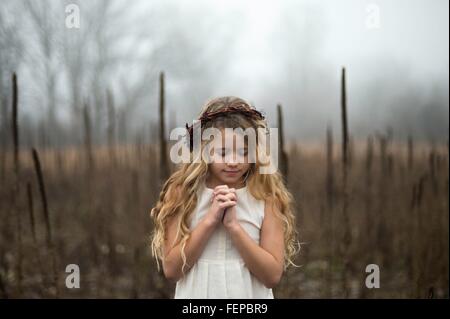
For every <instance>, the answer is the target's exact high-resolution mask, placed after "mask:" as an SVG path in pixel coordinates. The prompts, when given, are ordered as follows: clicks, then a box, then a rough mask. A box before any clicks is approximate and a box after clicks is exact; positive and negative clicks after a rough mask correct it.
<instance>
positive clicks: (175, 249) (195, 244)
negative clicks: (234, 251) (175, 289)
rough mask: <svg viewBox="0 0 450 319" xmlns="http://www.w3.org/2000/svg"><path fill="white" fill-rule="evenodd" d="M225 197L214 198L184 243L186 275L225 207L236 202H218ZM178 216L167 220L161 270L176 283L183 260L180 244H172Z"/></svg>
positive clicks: (180, 275)
mask: <svg viewBox="0 0 450 319" xmlns="http://www.w3.org/2000/svg"><path fill="white" fill-rule="evenodd" d="M229 196H231V195H229ZM224 198H225V197H215V198H214V200H213V201H212V204H211V207H210V209H209V211H208V212H207V213H206V214H205V216H204V217H203V218H202V219H201V220H200V221H199V223H198V224H197V225H196V227H195V228H194V229H193V230H192V232H191V236H190V237H189V239H188V240H187V242H186V246H185V249H184V252H185V255H186V262H187V265H186V266H185V267H184V272H185V273H187V272H188V271H189V269H190V268H191V267H192V266H193V265H194V264H195V263H196V262H197V260H198V258H200V256H201V254H202V252H203V250H204V248H205V246H206V243H207V242H208V240H209V238H210V237H211V235H212V234H213V232H214V230H215V228H216V226H217V225H218V223H220V221H221V219H222V215H223V210H224V209H225V208H227V207H231V206H234V205H236V202H234V201H232V202H220V201H219V200H220V199H222V200H223V199H224ZM177 224H178V215H176V216H173V217H171V218H169V220H168V223H167V229H166V234H167V236H166V239H165V241H164V256H165V258H164V260H163V270H164V275H165V276H166V278H167V279H169V280H173V281H178V280H179V279H180V278H181V277H182V275H183V273H182V269H181V267H182V266H183V259H182V258H181V243H180V242H179V241H178V242H177V243H176V244H175V245H174V246H173V242H174V239H175V236H176V233H177Z"/></svg>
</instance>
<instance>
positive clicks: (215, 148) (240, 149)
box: [209, 129, 250, 187]
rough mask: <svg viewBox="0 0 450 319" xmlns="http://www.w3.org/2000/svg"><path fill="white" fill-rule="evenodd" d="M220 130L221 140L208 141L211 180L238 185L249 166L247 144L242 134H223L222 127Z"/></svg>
mask: <svg viewBox="0 0 450 319" xmlns="http://www.w3.org/2000/svg"><path fill="white" fill-rule="evenodd" d="M221 132H222V141H220V140H216V139H214V140H212V141H211V142H209V146H210V147H211V149H210V152H209V154H210V156H211V160H212V162H211V163H210V164H209V174H210V177H211V182H213V183H215V184H218V185H220V184H226V185H228V186H230V187H234V186H238V185H239V184H240V183H241V182H242V181H243V180H244V176H245V173H247V171H248V169H249V168H250V164H249V163H248V149H247V145H246V143H245V139H244V137H243V136H242V135H240V134H237V133H233V134H225V131H224V130H223V129H222V130H221ZM231 145H232V147H230V146H231Z"/></svg>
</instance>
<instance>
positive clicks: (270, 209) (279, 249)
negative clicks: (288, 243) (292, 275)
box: [228, 200, 284, 288]
mask: <svg viewBox="0 0 450 319" xmlns="http://www.w3.org/2000/svg"><path fill="white" fill-rule="evenodd" d="M276 209H278V208H277V207H276V205H274V202H273V201H271V200H267V201H266V208H265V217H264V221H263V224H262V226H261V237H260V245H258V244H257V243H255V242H254V241H253V239H252V238H251V237H250V236H249V235H248V234H247V232H246V231H245V230H244V229H243V228H242V226H241V225H240V224H239V223H233V225H230V226H229V227H228V231H229V233H230V235H231V238H232V240H233V243H234V245H235V246H236V248H237V250H238V251H239V253H240V255H241V257H242V259H243V260H244V262H245V264H246V266H247V268H248V269H249V270H250V272H251V273H252V274H253V275H254V276H255V277H256V278H258V279H259V280H260V281H261V282H262V283H263V284H264V285H265V286H266V287H267V288H273V287H275V286H276V285H277V284H278V283H279V281H280V279H281V276H282V274H283V265H284V233H283V229H284V228H283V223H282V221H280V219H279V218H277V217H276V215H275V210H276Z"/></svg>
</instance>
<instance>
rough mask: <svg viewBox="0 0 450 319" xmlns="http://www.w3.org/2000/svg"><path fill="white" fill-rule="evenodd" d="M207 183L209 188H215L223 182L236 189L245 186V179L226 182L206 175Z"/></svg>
mask: <svg viewBox="0 0 450 319" xmlns="http://www.w3.org/2000/svg"><path fill="white" fill-rule="evenodd" d="M205 184H206V187H208V188H215V187H217V186H219V185H223V184H226V185H227V186H228V187H230V188H235V189H239V188H244V187H245V181H244V180H242V179H241V180H239V181H238V182H236V183H224V182H221V181H220V180H218V179H217V178H215V177H213V176H208V177H206V180H205Z"/></svg>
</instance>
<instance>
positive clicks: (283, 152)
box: [277, 104, 289, 184]
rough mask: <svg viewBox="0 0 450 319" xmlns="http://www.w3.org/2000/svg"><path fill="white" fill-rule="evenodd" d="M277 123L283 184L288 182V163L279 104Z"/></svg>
mask: <svg viewBox="0 0 450 319" xmlns="http://www.w3.org/2000/svg"><path fill="white" fill-rule="evenodd" d="M277 123H278V132H279V136H278V138H279V145H278V146H279V153H278V154H279V160H278V162H279V165H280V172H281V174H282V175H283V178H284V180H285V183H286V184H287V182H288V170H289V166H288V165H289V163H288V155H287V153H286V150H285V147H284V127H283V126H284V125H283V110H282V107H281V104H278V105H277Z"/></svg>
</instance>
